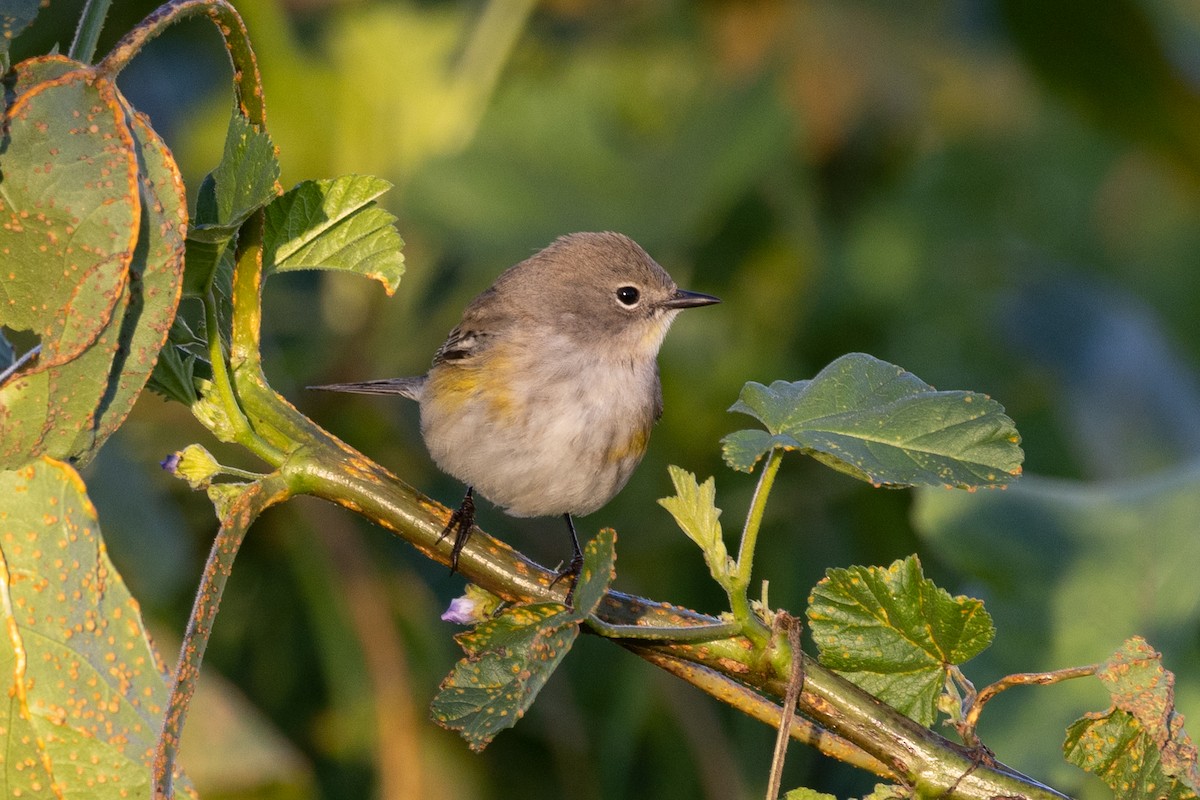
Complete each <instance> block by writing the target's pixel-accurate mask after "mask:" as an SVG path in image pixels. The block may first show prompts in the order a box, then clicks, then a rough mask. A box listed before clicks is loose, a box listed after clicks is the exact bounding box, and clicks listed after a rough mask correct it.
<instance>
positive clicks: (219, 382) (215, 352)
mask: <svg viewBox="0 0 1200 800" xmlns="http://www.w3.org/2000/svg"><path fill="white" fill-rule="evenodd" d="M204 327H205V334H206V335H207V336H208V360H209V362H211V365H212V371H213V386H214V387H215V388H216V390H217V396H218V397H219V398H220V401H221V407H222V409H223V410H224V411H225V416H226V418H227V419H228V420H229V424H230V426H231V427H232V431H231V433H232V436H233V441H235V442H237V443H238V444H240V445H242V446H243V447H245V448H246V449H247V450H250V451H251V452H253V453H254V454H256V455H258V456H259V457H260V458H262V459H263V460H264V461H266V462H268V463H270V464H273V465H275V466H278V465H279V464H280V463H282V462H283V453H281V452H279V451H278V450H276V449H275V448H273V447H272V446H271V445H269V444H268V443H267V442H265V441H264V440H263V439H262V437H260V436H259V435H258V434H257V433H255V432H254V429H253V428H251V427H250V423H249V422H248V421H247V419H246V415H245V414H244V413H243V412H242V406H241V403H240V402H239V401H238V398H237V394H236V393H235V392H234V390H233V381H232V380H231V379H230V375H229V366H228V364H227V362H226V359H225V347H224V345H223V344H222V342H221V329H220V321H219V320H218V319H217V298H216V295H215V294H214V293H213V290H212V288H211V287H209V290H208V293H207V294H206V295H205V296H204Z"/></svg>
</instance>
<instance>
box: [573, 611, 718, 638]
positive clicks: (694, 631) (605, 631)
mask: <svg viewBox="0 0 1200 800" xmlns="http://www.w3.org/2000/svg"><path fill="white" fill-rule="evenodd" d="M587 626H588V627H589V628H591V629H592V630H593V631H595V632H596V633H598V634H599V635H601V636H603V637H605V638H608V639H644V640H650V641H668V642H680V641H686V642H711V641H715V640H716V639H728V638H729V637H730V636H737V635H738V634H739V633H741V632H742V624H741V623H740V622H716V623H713V624H711V625H691V626H688V627H686V628H680V627H679V626H678V625H671V626H667V627H655V626H651V625H613V624H611V623H608V622H605V621H604V620H602V619H600V618H599V617H597V616H596V615H595V614H593V615H592V616H590V617H588V619H587Z"/></svg>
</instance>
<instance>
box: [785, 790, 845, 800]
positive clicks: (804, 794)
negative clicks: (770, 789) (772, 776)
mask: <svg viewBox="0 0 1200 800" xmlns="http://www.w3.org/2000/svg"><path fill="white" fill-rule="evenodd" d="M783 800H838V799H837V795H833V794H826V793H825V792H818V791H817V790H816V789H806V788H804V787H800V788H799V789H789V790H788V792H787V793H786V794H784V796H783Z"/></svg>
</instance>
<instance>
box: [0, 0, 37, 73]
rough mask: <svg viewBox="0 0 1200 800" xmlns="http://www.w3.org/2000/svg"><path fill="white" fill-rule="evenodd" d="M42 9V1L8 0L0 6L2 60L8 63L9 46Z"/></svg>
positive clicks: (0, 50) (0, 56)
mask: <svg viewBox="0 0 1200 800" xmlns="http://www.w3.org/2000/svg"><path fill="white" fill-rule="evenodd" d="M41 7H42V0H6V2H5V3H4V4H3V5H0V60H2V61H3V62H4V63H5V64H7V63H8V46H9V43H11V42H12V40H13V39H15V38H16V37H17V36H18V35H19V34H20V33H21V31H23V30H25V29H26V28H28V27H29V25H30V23H32V22H33V20H34V19H35V18H36V17H37V13H38V10H39V9H40V8H41Z"/></svg>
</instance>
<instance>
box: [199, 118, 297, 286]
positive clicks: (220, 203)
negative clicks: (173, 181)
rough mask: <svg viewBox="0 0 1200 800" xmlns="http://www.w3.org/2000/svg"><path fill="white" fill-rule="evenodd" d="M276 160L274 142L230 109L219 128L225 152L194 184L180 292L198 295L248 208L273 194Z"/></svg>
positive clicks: (253, 208) (209, 281) (225, 254)
mask: <svg viewBox="0 0 1200 800" xmlns="http://www.w3.org/2000/svg"><path fill="white" fill-rule="evenodd" d="M278 181H279V161H278V160H277V159H276V158H275V145H274V144H273V143H272V142H271V137H270V136H269V135H268V134H267V132H266V131H264V130H261V129H259V128H258V127H257V126H256V125H254V124H253V123H251V122H250V121H249V120H248V119H246V118H245V117H244V116H242V114H241V112H240V111H238V110H236V109H235V110H234V112H233V114H232V115H231V116H230V118H229V128H228V130H227V131H226V134H225V152H224V155H223V156H222V157H221V162H220V163H219V164H218V165H217V168H216V169H214V170H213V171H212V172H211V173H209V174H208V175H207V176H206V177H205V178H204V181H203V182H202V183H201V185H200V189H199V191H198V193H197V196H196V215H195V219H194V220H193V225H192V228H191V230H189V231H188V236H187V274H186V276H185V278H184V287H185V292H186V293H187V294H188V295H189V296H196V297H202V296H204V295H205V294H206V293H207V291H208V288H209V287H210V286H212V285H213V281H214V279H215V276H216V274H217V269H218V267H219V266H220V265H221V264H222V263H223V261H226V260H228V259H231V258H232V253H229V252H227V251H228V250H230V249H231V248H230V245H231V243H232V242H233V240H234V238H235V236H236V235H237V231H238V229H239V228H241V226H242V223H243V222H245V221H246V220H247V219H248V218H249V217H250V215H251V214H253V213H254V212H255V211H258V210H259V209H260V208H263V207H264V206H266V205H267V203H269V202H271V200H272V199H274V197H275V196H276V190H277V188H278Z"/></svg>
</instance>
